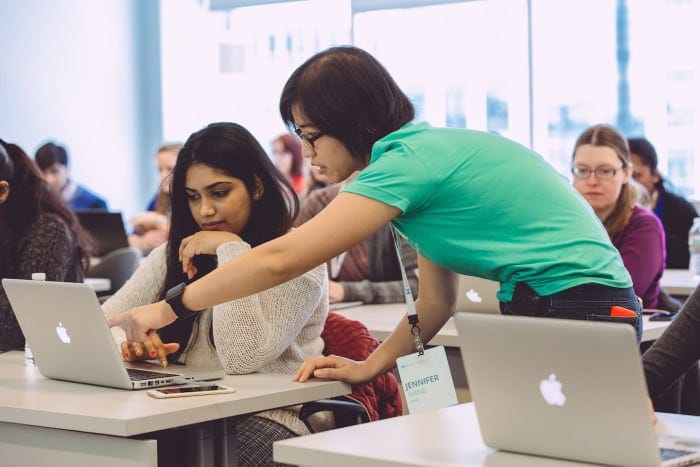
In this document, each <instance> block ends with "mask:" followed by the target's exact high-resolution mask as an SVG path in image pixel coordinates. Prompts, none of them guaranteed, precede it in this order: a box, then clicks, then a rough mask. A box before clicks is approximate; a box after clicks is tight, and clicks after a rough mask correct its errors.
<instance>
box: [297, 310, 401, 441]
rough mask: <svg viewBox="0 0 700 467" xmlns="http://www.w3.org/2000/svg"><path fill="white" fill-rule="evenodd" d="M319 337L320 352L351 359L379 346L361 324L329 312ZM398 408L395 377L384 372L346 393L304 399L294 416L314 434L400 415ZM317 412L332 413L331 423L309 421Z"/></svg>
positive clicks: (398, 398)
mask: <svg viewBox="0 0 700 467" xmlns="http://www.w3.org/2000/svg"><path fill="white" fill-rule="evenodd" d="M321 337H322V338H323V342H324V343H325V347H324V349H323V354H324V355H331V354H333V355H338V356H341V357H346V358H350V359H352V360H365V359H366V358H367V357H368V356H369V354H371V353H372V351H374V349H376V348H377V347H378V346H379V341H377V340H376V339H375V338H374V337H372V335H371V334H370V332H369V330H368V329H367V327H366V326H365V325H364V324H362V323H361V322H359V321H355V320H351V319H349V318H346V317H344V316H342V315H340V314H338V313H333V312H331V313H329V314H328V318H326V324H325V326H324V328H323V332H322V333H321ZM402 410H403V408H402V404H401V395H400V394H399V387H398V383H397V381H396V377H395V376H394V375H393V374H392V373H386V374H383V375H381V376H379V377H377V378H375V379H374V380H373V381H370V382H369V383H366V384H360V385H355V386H353V388H352V393H351V394H349V395H347V396H339V397H336V398H333V399H322V400H318V401H313V402H307V403H305V404H303V405H302V406H301V409H300V410H299V415H298V416H299V419H301V421H302V422H304V424H305V425H306V427H307V428H308V429H309V431H310V432H311V433H316V432H318V431H323V430H324V429H328V428H341V427H345V426H350V425H356V424H359V423H365V422H368V421H375V420H379V419H383V418H389V417H396V416H398V415H401V414H402ZM319 412H330V413H331V414H332V415H333V421H332V426H330V427H329V426H322V424H321V423H315V422H314V421H313V420H312V416H314V415H316V414H318V413H319ZM325 420H327V418H326V419H325ZM325 420H324V421H325Z"/></svg>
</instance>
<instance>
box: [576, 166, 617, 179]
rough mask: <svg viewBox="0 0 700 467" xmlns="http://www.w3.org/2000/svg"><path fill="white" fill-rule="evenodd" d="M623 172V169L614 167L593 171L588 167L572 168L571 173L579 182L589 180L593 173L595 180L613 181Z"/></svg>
mask: <svg viewBox="0 0 700 467" xmlns="http://www.w3.org/2000/svg"><path fill="white" fill-rule="evenodd" d="M620 170H622V167H620V168H618V169H615V168H612V167H605V166H603V167H598V168H596V169H595V170H591V169H589V168H588V167H578V166H576V167H572V168H571V173H572V174H573V175H574V177H576V178H578V179H579V180H588V177H590V176H591V173H593V174H595V178H597V179H598V180H612V178H613V177H614V176H615V175H616V174H617V173H618V172H619V171H620Z"/></svg>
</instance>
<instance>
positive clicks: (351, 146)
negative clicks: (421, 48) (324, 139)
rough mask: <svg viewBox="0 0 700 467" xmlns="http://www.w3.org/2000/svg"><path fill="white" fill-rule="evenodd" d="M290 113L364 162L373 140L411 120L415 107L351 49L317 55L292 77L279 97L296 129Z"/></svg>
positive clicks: (282, 111)
mask: <svg viewBox="0 0 700 467" xmlns="http://www.w3.org/2000/svg"><path fill="white" fill-rule="evenodd" d="M293 109H295V110H296V109H298V110H299V111H301V112H302V113H303V114H304V116H305V117H306V118H307V119H308V122H306V123H309V124H311V125H313V126H315V127H316V128H318V130H319V131H320V132H322V133H324V134H327V135H329V136H332V137H333V138H336V139H337V140H339V141H340V142H341V143H342V144H343V145H345V147H346V148H347V149H348V151H349V152H350V154H351V155H352V156H353V157H354V158H356V159H359V160H361V161H363V162H368V158H369V155H370V152H371V149H372V145H373V144H374V143H375V142H376V141H377V140H379V139H381V138H383V137H384V136H386V135H388V134H389V133H391V132H393V131H396V130H398V129H399V128H401V127H402V126H403V125H405V124H406V123H408V122H410V121H411V120H413V118H414V116H415V110H414V108H413V104H412V103H411V101H410V100H409V99H408V97H407V96H406V94H404V92H403V91H401V89H400V88H399V86H398V85H397V84H396V82H395V81H394V79H393V78H392V77H391V75H390V74H389V72H387V71H386V69H385V68H384V67H383V66H382V65H381V64H380V63H379V61H377V59H375V58H374V57H373V56H372V55H370V54H369V53H367V52H365V51H364V50H362V49H359V48H357V47H351V46H341V47H332V48H330V49H327V50H325V51H322V52H319V53H318V54H316V55H314V56H313V57H311V58H309V59H308V60H307V61H306V62H304V63H303V64H302V65H301V66H300V67H299V68H297V69H296V70H295V71H294V73H292V75H291V76H290V77H289V79H288V80H287V83H286V84H285V85H284V89H283V90H282V96H281V97H280V114H281V115H282V120H284V122H285V124H286V125H287V126H288V127H289V128H294V126H295V122H294V118H293V116H292V110H293Z"/></svg>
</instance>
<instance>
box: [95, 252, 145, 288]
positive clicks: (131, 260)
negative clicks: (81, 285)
mask: <svg viewBox="0 0 700 467" xmlns="http://www.w3.org/2000/svg"><path fill="white" fill-rule="evenodd" d="M140 261H141V252H140V251H139V250H137V249H135V248H131V247H124V248H119V249H116V250H114V251H112V252H110V253H107V254H106V255H105V256H104V257H103V258H102V260H101V261H100V262H99V263H98V264H96V265H95V266H92V267H91V268H90V269H88V271H87V272H86V273H85V276H86V277H105V278H107V279H109V280H110V282H111V288H110V290H108V291H107V292H100V293H98V296H99V297H100V301H101V302H102V301H104V300H102V298H104V297H108V296H110V295H112V294H114V292H116V291H117V290H119V289H120V288H121V286H122V285H124V283H125V282H126V281H127V280H129V278H130V277H131V275H132V274H133V273H134V271H136V269H137V268H138V267H139V263H140Z"/></svg>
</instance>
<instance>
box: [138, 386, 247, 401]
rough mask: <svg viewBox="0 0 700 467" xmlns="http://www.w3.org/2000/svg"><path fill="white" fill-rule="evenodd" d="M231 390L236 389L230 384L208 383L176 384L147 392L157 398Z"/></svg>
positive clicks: (204, 394) (223, 392) (227, 391)
mask: <svg viewBox="0 0 700 467" xmlns="http://www.w3.org/2000/svg"><path fill="white" fill-rule="evenodd" d="M231 392H236V390H235V389H234V388H230V387H228V386H220V385H218V384H207V385H201V386H176V387H168V388H158V389H149V390H148V391H146V394H148V395H149V396H151V397H155V398H156V399H170V398H173V397H188V396H206V395H209V394H226V393H231Z"/></svg>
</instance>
